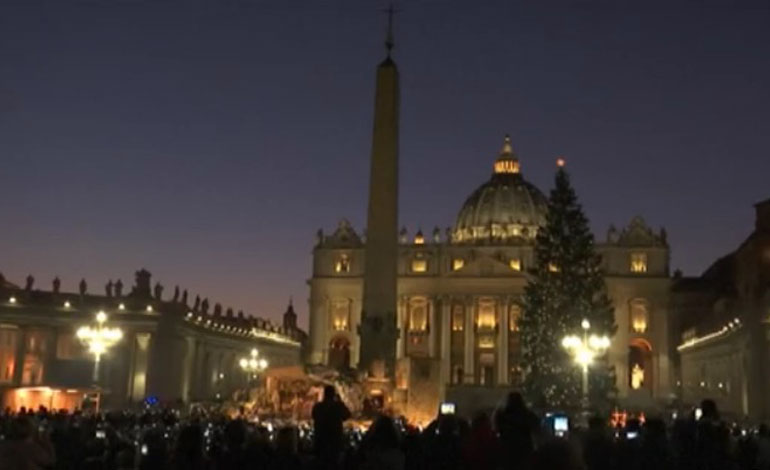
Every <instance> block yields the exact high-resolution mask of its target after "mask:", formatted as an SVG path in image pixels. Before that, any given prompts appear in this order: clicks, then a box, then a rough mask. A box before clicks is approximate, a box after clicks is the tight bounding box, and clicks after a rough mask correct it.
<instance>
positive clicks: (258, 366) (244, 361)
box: [238, 348, 267, 378]
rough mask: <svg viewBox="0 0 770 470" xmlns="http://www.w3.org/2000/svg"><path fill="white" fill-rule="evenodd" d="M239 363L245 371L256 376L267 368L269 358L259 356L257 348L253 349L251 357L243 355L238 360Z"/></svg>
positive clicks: (251, 375) (252, 376)
mask: <svg viewBox="0 0 770 470" xmlns="http://www.w3.org/2000/svg"><path fill="white" fill-rule="evenodd" d="M238 365H240V366H241V369H243V371H244V372H246V373H247V374H248V376H249V377H250V378H256V375H257V374H258V373H259V372H262V371H264V370H265V369H267V360H266V359H263V358H260V357H259V351H257V349H256V348H254V349H252V350H251V353H250V354H249V357H242V358H241V360H240V361H238Z"/></svg>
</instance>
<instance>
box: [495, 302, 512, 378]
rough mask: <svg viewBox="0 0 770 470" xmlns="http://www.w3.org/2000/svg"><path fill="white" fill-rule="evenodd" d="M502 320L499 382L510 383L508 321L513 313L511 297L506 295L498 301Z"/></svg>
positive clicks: (499, 336) (498, 335)
mask: <svg viewBox="0 0 770 470" xmlns="http://www.w3.org/2000/svg"><path fill="white" fill-rule="evenodd" d="M496 307H497V311H498V315H500V321H499V322H498V323H497V328H498V332H497V383H498V385H506V384H508V322H509V321H510V315H511V311H510V309H511V299H510V297H508V296H506V297H503V298H501V299H498V301H497V305H496Z"/></svg>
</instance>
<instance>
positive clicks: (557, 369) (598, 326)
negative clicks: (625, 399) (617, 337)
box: [520, 166, 615, 408]
mask: <svg viewBox="0 0 770 470" xmlns="http://www.w3.org/2000/svg"><path fill="white" fill-rule="evenodd" d="M530 274H531V276H532V278H531V280H530V282H529V284H528V285H527V287H526V289H525V291H524V305H523V312H522V317H521V321H520V328H521V352H522V364H523V369H524V384H523V386H524V391H525V393H526V395H527V396H528V397H529V398H530V399H531V400H532V401H533V402H534V403H536V404H537V405H538V406H541V407H555V408H571V407H577V406H578V405H579V404H580V401H581V397H582V377H581V374H582V371H581V368H580V367H579V366H578V365H576V364H575V362H574V361H573V360H572V358H571V357H570V355H569V353H568V352H567V351H566V350H565V349H564V348H563V347H562V345H561V342H562V339H563V338H564V337H565V336H567V335H574V334H582V332H581V322H582V320H583V319H587V320H588V321H589V322H590V325H591V328H590V332H591V334H597V335H607V336H608V337H610V338H611V337H612V335H613V334H614V333H615V317H614V313H613V309H612V304H611V302H610V299H609V298H608V297H607V293H606V286H605V284H604V276H603V273H602V269H601V259H600V257H599V256H598V255H597V253H596V250H595V246H594V237H593V234H592V233H591V231H590V229H589V226H588V219H587V218H586V216H585V214H584V213H583V209H582V207H581V206H580V204H579V203H578V200H577V196H576V194H575V190H574V189H573V188H572V185H571V184H570V178H569V175H568V174H567V172H566V171H565V169H564V167H563V166H560V167H559V169H558V171H557V173H556V184H555V187H554V188H553V190H551V194H550V196H549V200H548V214H547V216H546V223H545V226H544V227H541V228H540V230H539V231H538V233H537V237H536V240H535V263H534V266H533V268H532V269H531V271H530ZM589 383H590V387H589V390H590V394H591V396H590V399H591V400H590V401H591V403H592V404H593V405H597V406H600V405H604V404H606V403H607V402H608V399H609V398H611V396H612V393H613V392H614V383H615V377H614V371H613V370H612V368H611V367H609V366H608V364H607V360H606V357H601V358H597V359H596V360H595V361H594V363H593V364H592V366H591V367H590V368H589Z"/></svg>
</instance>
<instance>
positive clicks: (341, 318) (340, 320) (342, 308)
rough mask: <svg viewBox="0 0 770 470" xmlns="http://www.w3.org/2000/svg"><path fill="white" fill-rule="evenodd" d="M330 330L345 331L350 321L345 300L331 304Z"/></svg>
mask: <svg viewBox="0 0 770 470" xmlns="http://www.w3.org/2000/svg"><path fill="white" fill-rule="evenodd" d="M331 319H332V329H333V330H334V331H347V330H348V325H349V323H350V322H349V319H350V303H349V302H348V301H347V300H336V301H334V302H333V303H332V315H331Z"/></svg>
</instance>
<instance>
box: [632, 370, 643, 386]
mask: <svg viewBox="0 0 770 470" xmlns="http://www.w3.org/2000/svg"><path fill="white" fill-rule="evenodd" d="M643 386H644V369H642V367H641V366H640V365H639V364H634V367H633V368H632V369H631V388H632V389H634V390H639V389H640V388H642V387H643Z"/></svg>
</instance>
